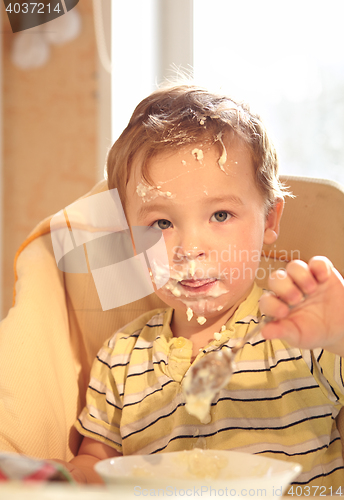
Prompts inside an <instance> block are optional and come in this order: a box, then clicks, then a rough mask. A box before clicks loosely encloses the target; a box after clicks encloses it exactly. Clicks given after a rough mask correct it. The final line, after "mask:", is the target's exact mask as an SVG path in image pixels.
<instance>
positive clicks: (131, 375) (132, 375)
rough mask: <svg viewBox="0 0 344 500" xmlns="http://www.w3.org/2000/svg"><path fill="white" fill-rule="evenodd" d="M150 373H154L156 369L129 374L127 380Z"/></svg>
mask: <svg viewBox="0 0 344 500" xmlns="http://www.w3.org/2000/svg"><path fill="white" fill-rule="evenodd" d="M149 372H154V368H148V370H145V371H144V372H140V373H129V374H128V375H127V378H129V377H138V376H139V375H144V374H145V373H149Z"/></svg>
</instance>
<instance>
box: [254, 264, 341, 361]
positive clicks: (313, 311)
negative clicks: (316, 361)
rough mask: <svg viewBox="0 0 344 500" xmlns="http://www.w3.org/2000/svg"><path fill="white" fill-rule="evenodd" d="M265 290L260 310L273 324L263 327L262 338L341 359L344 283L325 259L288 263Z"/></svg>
mask: <svg viewBox="0 0 344 500" xmlns="http://www.w3.org/2000/svg"><path fill="white" fill-rule="evenodd" d="M269 288H270V290H271V291H272V292H273V293H267V294H265V295H263V296H262V298H261V300H260V308H261V311H262V312H263V313H264V314H266V315H268V316H272V317H274V318H276V321H273V322H271V323H269V324H267V325H266V326H265V327H264V328H263V330H262V334H263V336H264V337H265V338H266V339H273V338H281V339H284V340H286V341H287V342H289V343H290V344H291V345H293V346H295V347H300V348H306V349H314V348H317V347H322V348H324V349H327V350H328V351H331V352H334V353H335V354H339V355H340V356H344V280H343V278H342V277H341V275H340V274H339V273H338V271H337V270H336V269H334V267H333V265H332V264H331V262H330V261H329V260H328V259H327V258H326V257H313V258H312V259H311V260H310V261H309V263H308V264H306V263H305V262H302V261H301V260H294V261H291V262H289V263H288V265H287V267H286V270H285V271H284V270H279V271H276V272H274V273H273V274H272V275H271V277H270V279H269ZM274 294H276V295H274ZM293 306H294V307H295V309H293Z"/></svg>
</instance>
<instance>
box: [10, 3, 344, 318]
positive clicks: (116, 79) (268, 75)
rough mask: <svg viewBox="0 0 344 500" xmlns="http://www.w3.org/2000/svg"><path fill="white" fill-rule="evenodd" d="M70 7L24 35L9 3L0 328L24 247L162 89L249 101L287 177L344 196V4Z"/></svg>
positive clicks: (99, 169)
mask: <svg viewBox="0 0 344 500" xmlns="http://www.w3.org/2000/svg"><path fill="white" fill-rule="evenodd" d="M14 3H15V2H13V4H14ZM75 3H76V4H77V5H76V6H75V7H74V8H73V9H72V10H70V11H69V12H68V13H66V14H64V15H63V16H61V17H59V18H58V19H56V20H54V21H50V22H48V23H46V24H43V25H40V26H38V27H37V28H31V29H28V30H24V31H20V32H17V33H13V32H12V29H11V25H10V23H9V20H8V16H7V12H6V11H5V6H4V3H3V2H1V5H0V26H1V38H0V49H1V50H0V80H1V81H0V83H1V92H0V130H1V134H0V207H1V214H0V236H1V238H0V262H1V266H0V304H1V316H2V317H4V316H5V315H6V314H7V311H8V309H9V307H10V306H11V303H12V289H13V282H14V273H13V260H14V256H15V253H16V251H17V249H18V247H19V246H20V245H21V243H22V242H23V241H24V240H25V238H26V237H27V235H28V234H29V233H30V232H31V231H32V230H33V229H34V227H35V226H36V225H37V224H38V223H39V222H40V221H41V220H42V219H44V218H46V217H48V216H49V215H52V214H53V213H55V212H57V211H58V210H60V209H61V208H63V207H65V206H67V205H69V204H70V203H72V202H73V201H75V199H76V198H77V197H79V196H82V195H83V194H85V193H86V192H87V191H88V190H89V189H91V188H92V186H93V185H94V184H95V183H96V182H97V181H98V180H100V179H101V178H103V172H104V166H105V161H106V155H107V151H108V149H109V147H110V146H111V144H112V143H113V141H114V140H116V138H117V137H118V136H119V134H120V133H121V131H122V130H123V128H124V127H125V126H126V123H127V121H128V119H129V117H130V115H131V113H132V111H133V109H134V107H135V106H136V104H138V102H139V101H140V100H141V99H142V98H143V97H145V96H146V95H147V94H149V93H150V92H151V91H153V90H154V89H155V88H156V87H157V85H159V83H161V82H162V81H164V80H165V79H166V78H167V79H171V78H173V79H175V78H176V76H178V75H179V74H180V75H185V74H186V75H188V76H189V77H193V78H194V79H195V82H196V83H199V84H201V85H206V86H209V87H211V88H212V89H214V90H219V91H222V92H225V93H228V94H230V95H232V96H233V97H235V98H237V99H239V100H245V101H248V102H250V103H251V106H252V108H254V109H255V110H256V111H258V112H259V113H260V114H261V116H262V117H263V119H264V121H265V122H266V124H267V126H268V128H269V130H270V132H271V135H272V138H273V140H274V142H275V144H276V147H277V149H278V152H279V157H280V164H281V172H282V173H288V174H292V175H301V176H312V177H320V178H326V179H331V180H332V181H335V182H339V183H341V184H342V185H344V141H343V135H344V50H343V47H344V43H343V41H344V40H343V38H344V32H343V29H342V19H343V15H344V2H343V1H342V0H326V1H325V0H321V1H319V0H312V1H310V0H302V1H301V2H300V1H299V0H289V1H288V2H283V1H281V0H259V2H258V1H256V0H235V1H234V0H211V2H210V1H209V0H79V2H75ZM45 4H47V2H45ZM62 4H65V0H62Z"/></svg>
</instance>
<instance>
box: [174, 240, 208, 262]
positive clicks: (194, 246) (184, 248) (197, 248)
mask: <svg viewBox="0 0 344 500" xmlns="http://www.w3.org/2000/svg"><path fill="white" fill-rule="evenodd" d="M176 253H177V256H178V257H179V258H183V259H189V260H193V259H197V257H204V255H205V253H206V251H205V248H204V245H203V244H202V242H201V238H190V237H186V238H183V240H182V241H180V245H179V246H178V247H177V252H176Z"/></svg>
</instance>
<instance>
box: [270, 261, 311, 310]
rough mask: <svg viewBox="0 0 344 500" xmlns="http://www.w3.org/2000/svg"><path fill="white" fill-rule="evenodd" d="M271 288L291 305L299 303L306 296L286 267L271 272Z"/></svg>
mask: <svg viewBox="0 0 344 500" xmlns="http://www.w3.org/2000/svg"><path fill="white" fill-rule="evenodd" d="M269 288H270V290H271V291H273V292H274V293H275V294H276V295H277V296H278V297H279V298H280V299H282V300H283V301H284V302H286V303H287V304H289V305H290V306H293V305H296V304H298V303H299V302H301V301H302V300H303V298H304V295H303V293H302V291H301V290H300V289H299V288H298V286H297V285H296V284H295V283H294V281H293V279H292V278H291V276H289V274H288V273H287V271H286V270H285V269H278V270H277V271H275V272H274V273H272V274H271V276H270V277H269Z"/></svg>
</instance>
